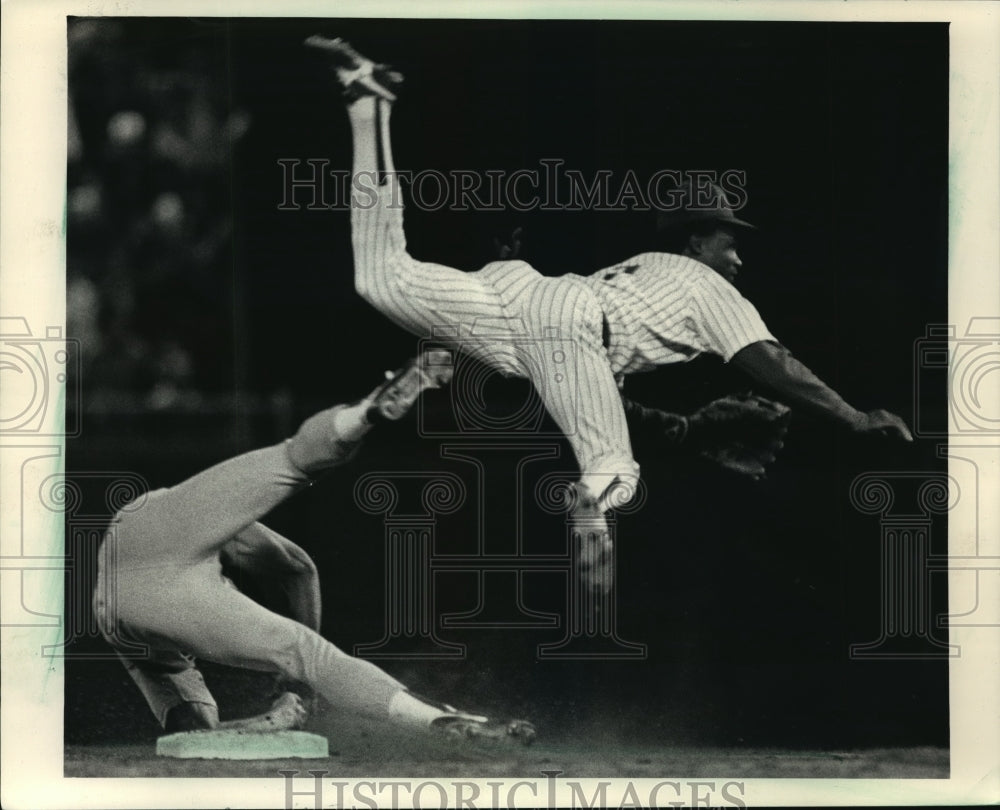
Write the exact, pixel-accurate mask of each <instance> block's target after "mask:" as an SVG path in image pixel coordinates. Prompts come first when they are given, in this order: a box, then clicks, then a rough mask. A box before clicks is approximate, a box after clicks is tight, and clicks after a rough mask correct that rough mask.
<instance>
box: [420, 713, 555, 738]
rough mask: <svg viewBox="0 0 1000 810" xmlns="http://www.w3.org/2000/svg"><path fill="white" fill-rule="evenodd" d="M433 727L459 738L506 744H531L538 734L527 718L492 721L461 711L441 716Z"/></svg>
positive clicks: (449, 735) (442, 732) (432, 724)
mask: <svg viewBox="0 0 1000 810" xmlns="http://www.w3.org/2000/svg"><path fill="white" fill-rule="evenodd" d="M431 728H432V729H433V730H434V731H437V732H439V733H441V734H444V735H446V736H448V737H452V738H455V739H459V740H474V741H476V742H480V741H490V742H497V743H501V744H504V745H508V744H514V743H519V744H521V745H531V744H532V743H533V742H534V741H535V734H536V732H535V727H534V726H533V725H532V724H531V723H529V722H528V721H527V720H511V721H510V722H509V723H506V724H503V723H491V722H490V721H489V720H487V719H486V718H484V717H476V716H473V715H468V714H463V713H461V712H460V713H457V714H454V715H445V716H444V717H439V718H438V719H437V720H435V721H434V722H433V723H431Z"/></svg>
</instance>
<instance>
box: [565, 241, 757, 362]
mask: <svg viewBox="0 0 1000 810" xmlns="http://www.w3.org/2000/svg"><path fill="white" fill-rule="evenodd" d="M582 279H583V280H584V282H585V283H586V284H587V285H588V286H589V287H590V288H591V290H593V292H594V294H595V295H596V296H597V299H598V300H599V301H600V303H601V309H603V310H604V316H605V319H606V323H607V335H606V337H607V341H606V342H607V346H608V359H609V361H610V363H611V368H612V371H613V372H614V373H615V374H616V375H622V374H632V373H635V372H640V371H649V370H651V369H653V368H655V367H656V366H661V365H667V364H670V363H683V362H687V361H689V360H692V359H693V358H695V357H697V356H698V355H699V354H702V353H703V352H710V353H712V354H717V355H719V356H721V357H722V359H723V360H726V361H728V360H729V359H730V358H731V357H732V356H733V355H734V354H736V353H737V352H738V351H739V350H740V349H742V348H744V347H745V346H749V345H750V344H751V343H756V342H757V341H760V340H774V339H775V338H774V336H773V335H772V334H771V332H770V331H769V330H768V328H767V326H766V325H765V324H764V321H763V320H762V319H761V317H760V314H759V313H758V312H757V309H756V308H755V307H754V306H753V304H751V303H750V302H749V301H748V300H747V299H746V298H744V297H743V296H742V295H740V293H739V292H738V291H737V290H736V288H735V287H733V285H732V284H730V283H729V282H728V281H726V280H725V279H724V278H723V277H722V276H720V275H719V274H718V273H716V272H715V271H714V270H712V269H711V268H710V267H708V266H707V265H704V264H702V263H701V262H699V261H696V260H695V259H692V258H689V257H687V256H680V255H677V254H673V253H642V254H640V255H638V256H634V257H633V258H631V259H628V260H626V261H624V262H622V263H621V264H618V265H615V266H614V267H609V268H606V269H604V270H599V271H598V272H596V273H594V274H593V275H590V276H583V277H582Z"/></svg>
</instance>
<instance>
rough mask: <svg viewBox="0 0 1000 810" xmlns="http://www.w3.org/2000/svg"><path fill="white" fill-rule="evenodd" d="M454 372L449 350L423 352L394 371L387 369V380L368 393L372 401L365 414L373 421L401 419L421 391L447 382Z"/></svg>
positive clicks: (438, 386)
mask: <svg viewBox="0 0 1000 810" xmlns="http://www.w3.org/2000/svg"><path fill="white" fill-rule="evenodd" d="M454 372H455V367H454V365H453V364H452V358H451V352H448V351H445V350H443V349H431V350H429V351H426V352H423V354H421V355H420V356H419V357H415V358H413V359H412V360H410V362H409V363H407V364H406V365H405V366H403V368H401V369H399V370H398V371H396V372H395V373H392V372H386V381H385V382H384V383H382V385H381V386H379V387H378V388H376V389H375V390H374V391H373V392H372V393H371V394H370V395H369V397H368V398H369V400H370V401H371V404H370V406H369V408H368V411H367V413H366V418H367V419H368V421H369V422H370V423H372V424H374V423H376V422H382V421H390V422H394V421H396V420H397V419H401V418H402V417H403V416H405V415H406V413H407V411H409V410H410V408H411V407H412V406H413V403H414V402H416V401H417V399H418V398H419V397H420V395H421V394H422V393H423V392H424V391H427V390H429V389H431V388H440V387H441V386H442V385H446V384H447V383H448V382H450V381H451V377H452V375H453V374H454Z"/></svg>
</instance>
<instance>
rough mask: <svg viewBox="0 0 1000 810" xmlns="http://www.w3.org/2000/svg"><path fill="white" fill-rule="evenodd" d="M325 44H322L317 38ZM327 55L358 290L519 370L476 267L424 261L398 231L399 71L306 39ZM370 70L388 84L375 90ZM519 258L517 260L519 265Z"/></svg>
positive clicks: (426, 329)
mask: <svg viewBox="0 0 1000 810" xmlns="http://www.w3.org/2000/svg"><path fill="white" fill-rule="evenodd" d="M320 43H322V45H321V44H320ZM307 44H308V45H312V46H315V47H319V48H320V50H321V51H322V52H323V53H324V54H327V55H329V56H330V58H331V60H333V63H334V65H335V69H336V71H337V77H338V81H339V83H340V85H341V87H342V89H343V93H344V95H345V97H346V100H347V114H348V119H349V121H350V125H351V134H352V138H353V154H352V169H353V176H352V192H351V239H352V246H353V249H354V282H355V288H356V290H357V292H358V294H359V295H360V296H361V297H362V298H364V299H365V300H366V301H367V302H368V303H370V304H371V305H372V306H374V307H375V308H376V309H378V310H379V311H380V312H381V313H382V314H383V315H385V316H386V317H388V318H389V319H390V320H392V321H393V322H395V323H396V324H397V325H399V326H401V327H403V328H404V329H406V330H407V331H409V332H411V333H413V334H415V335H417V336H421V337H425V336H431V335H434V336H436V337H440V338H441V339H442V340H443V341H444V342H448V343H450V344H451V345H454V346H456V347H457V348H461V349H462V350H463V351H465V352H467V353H469V354H472V355H474V356H476V357H478V358H479V359H481V360H483V361H484V362H487V363H489V364H490V365H492V366H493V367H495V368H497V369H498V370H500V371H501V372H502V373H509V374H516V373H519V371H520V370H519V369H518V368H515V367H514V365H512V363H513V359H512V352H511V350H510V347H509V344H504V343H503V342H502V341H500V342H498V341H496V340H495V339H494V338H495V336H496V335H497V334H504V333H506V332H508V331H509V330H510V326H509V325H508V323H507V321H508V318H507V313H506V312H505V311H504V309H503V304H502V301H501V299H500V297H499V296H498V295H497V292H496V290H494V289H493V288H492V287H491V286H490V285H489V284H486V283H484V281H483V279H482V278H481V277H480V276H478V275H477V274H475V273H466V272H464V271H462V270H458V269H456V268H453V267H447V266H445V265H440V264H435V263H432V262H421V261H417V260H416V259H414V258H413V257H412V256H410V255H409V253H408V252H407V249H406V237H405V234H404V231H403V196H404V195H403V190H402V186H401V183H400V182H399V176H398V175H397V173H396V167H395V165H394V162H393V155H392V139H391V132H390V118H391V114H392V109H393V105H392V102H391V101H390V99H389V96H393V97H394V95H395V90H396V89H398V84H399V81H401V77H400V76H399V74H398V73H395V72H394V71H391V70H389V69H388V68H385V67H383V66H380V65H377V64H375V63H374V62H372V61H371V60H369V59H366V58H365V57H363V56H361V55H360V54H358V53H357V52H356V51H355V50H354V49H353V48H351V47H350V46H349V45H346V44H345V43H343V42H342V41H341V40H327V39H322V38H317V37H310V39H309V40H307ZM359 71H360V75H363V76H368V77H370V78H372V79H373V80H377V81H378V82H381V85H380V86H382V85H386V86H388V87H389V92H380V91H379V90H377V89H372V87H371V86H370V84H365V83H363V82H360V81H359V80H358V75H359V73H358V72H359ZM519 264H520V263H519Z"/></svg>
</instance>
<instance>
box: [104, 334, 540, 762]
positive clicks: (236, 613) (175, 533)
mask: <svg viewBox="0 0 1000 810" xmlns="http://www.w3.org/2000/svg"><path fill="white" fill-rule="evenodd" d="M428 354H430V353H428ZM433 354H435V355H438V356H437V357H435V358H421V361H420V362H418V361H413V362H411V363H410V364H409V365H408V366H407V367H406V368H404V369H403V370H402V371H400V372H398V373H397V374H396V375H395V376H392V375H389V376H390V379H389V380H388V381H386V382H385V383H383V385H381V386H380V387H379V388H377V389H376V390H375V391H373V392H372V393H371V394H370V395H369V396H368V397H366V398H365V399H363V400H361V401H359V402H357V403H354V404H352V405H338V406H336V407H334V408H330V409H329V410H325V411H321V412H320V413H318V414H316V415H315V416H312V417H310V418H309V419H307V420H306V421H305V422H304V423H303V424H302V426H301V427H300V428H299V430H298V432H297V433H296V434H295V435H294V436H293V437H292V438H290V439H288V440H287V441H286V442H284V443H281V444H277V445H274V446H272V447H265V448H262V449H259V450H254V451H252V452H250V453H245V454H244V455H241V456H237V457H236V458H232V459H230V460H228V461H225V462H223V463H221V464H217V465H215V466H214V467H211V468H209V469H207V470H205V471H203V472H201V473H199V474H197V475H195V476H194V477H192V478H189V479H188V480H186V481H183V482H181V483H180V484H177V485H176V486H173V487H170V488H169V489H160V490H155V491H153V492H150V493H148V494H147V495H146V496H145V497H144V498H141V499H139V500H138V501H136V502H133V503H132V504H129V505H127V506H126V507H125V508H123V509H122V510H121V511H120V512H119V513H118V514H117V515H116V516H115V518H114V520H113V521H112V524H111V527H110V529H109V531H108V532H107V534H106V536H105V538H104V542H103V544H102V548H101V554H100V556H99V565H98V580H97V585H96V588H95V591H94V611H95V615H96V617H97V622H98V626H99V627H100V629H101V632H102V634H103V635H104V637H105V639H106V640H107V641H108V642H110V643H111V645H112V646H113V647H115V649H116V650H117V651H118V653H119V657H120V658H121V660H122V663H123V664H124V665H125V668H126V669H127V670H128V673H129V675H130V676H131V677H132V679H133V681H134V682H135V684H136V686H138V687H139V689H140V691H141V692H142V694H143V696H144V697H145V698H146V701H147V703H148V704H149V707H150V709H151V710H152V711H153V714H154V715H155V716H156V718H157V720H158V721H159V722H160V724H161V725H162V726H163V728H164V729H165V730H167V731H168V732H174V731H193V730H200V729H232V730H243V731H275V730H281V729H287V728H296V727H299V726H301V725H302V724H303V723H304V722H305V720H306V717H307V710H306V707H305V705H304V703H303V701H302V700H301V698H300V697H299V696H298V695H297V694H295V693H294V692H292V691H287V692H284V693H283V694H282V695H281V696H280V697H278V699H277V700H276V701H275V702H274V704H273V705H272V706H271V708H270V710H269V711H267V712H266V713H264V714H262V715H259V716H256V717H249V718H241V719H237V720H228V721H224V722H220V720H219V711H218V707H217V706H216V703H215V700H214V698H213V697H212V694H211V692H209V690H208V688H207V687H206V685H205V681H204V680H203V678H202V676H201V674H200V673H199V671H198V669H197V668H196V666H195V662H194V656H197V657H199V658H205V659H207V660H211V661H216V662H218V663H222V664H228V665H230V666H239V667H245V668H248V669H254V670H260V671H264V672H272V673H276V674H277V675H278V676H280V678H281V679H282V680H283V681H284V682H286V683H287V682H298V683H301V684H304V685H305V686H306V687H308V689H310V690H313V691H314V692H315V693H319V694H320V695H322V696H324V697H325V698H326V699H327V700H328V701H329V702H330V703H331V704H333V706H334V707H335V708H337V709H346V710H350V711H354V712H358V713H361V714H365V715H368V716H371V717H374V718H377V719H384V720H388V721H391V722H395V723H398V724H401V725H404V726H408V727H411V728H417V729H423V730H427V731H433V732H440V733H444V734H447V735H453V736H459V737H463V738H464V737H477V738H478V737H482V738H490V739H501V740H510V741H519V742H523V743H530V742H531V741H532V740H533V738H534V734H535V732H534V728H533V727H532V726H531V724H530V723H527V722H525V721H512V722H511V723H508V724H506V725H502V724H494V723H490V722H489V721H488V719H487V718H485V717H481V716H478V715H471V714H466V713H464V712H460V711H457V710H456V709H454V708H452V707H450V706H446V705H442V704H437V703H434V702H433V701H429V700H426V699H424V698H421V697H418V696H416V695H414V694H413V693H411V692H409V691H408V690H407V689H406V687H404V686H403V684H401V683H400V682H399V681H397V680H396V679H395V678H392V677H391V676H390V675H388V674H387V673H386V672H384V671H382V670H381V669H379V668H378V667H376V666H375V665H374V664H371V663H370V662H367V661H362V660H360V659H357V658H354V657H352V656H349V655H347V654H345V653H344V652H342V651H341V650H339V649H338V648H337V647H335V646H334V645H333V644H331V643H330V642H329V641H327V640H326V639H324V638H323V637H322V636H320V635H319V628H320V614H321V611H320V590H319V578H318V575H317V571H316V566H315V565H314V564H313V561H312V560H311V559H310V557H309V555H308V554H307V553H306V552H305V551H304V550H303V549H302V548H300V547H299V546H297V545H296V544H295V543H293V542H292V541H291V540H288V539H287V538H285V537H282V536H281V535H280V534H278V533H277V532H275V531H272V530H271V529H269V528H267V527H266V526H264V525H263V524H261V523H259V522H258V520H259V519H260V518H261V517H263V516H264V515H265V514H267V513H268V512H270V511H271V510H272V509H273V508H274V507H276V506H277V505H278V504H280V503H281V502H282V501H284V500H286V499H287V498H289V497H290V496H291V495H292V494H294V493H295V492H296V491H298V490H299V489H301V488H302V487H304V486H308V485H309V483H310V481H311V478H312V477H314V476H315V475H317V474H319V473H322V472H323V471H325V470H327V469H329V468H332V467H335V466H339V465H341V464H344V463H346V462H347V461H349V460H350V459H351V458H352V457H353V456H354V454H355V453H356V452H357V450H358V448H359V446H360V444H361V441H362V439H363V437H364V436H365V434H366V433H368V431H369V430H371V428H372V426H373V424H375V423H377V422H379V421H383V420H386V419H398V418H400V417H401V416H402V415H403V414H405V413H406V412H407V410H408V409H409V408H410V406H411V405H412V404H413V402H414V401H415V400H416V398H417V397H418V396H419V395H420V393H421V391H423V390H424V389H426V388H432V387H437V386H438V385H440V384H442V383H444V382H447V380H448V379H449V378H450V375H451V365H450V363H449V362H447V361H448V360H449V359H450V358H449V357H447V354H448V353H447V352H440V351H439V352H434V353H433ZM440 355H444V357H443V358H442V357H441V356H440ZM431 361H433V362H431ZM223 565H226V566H228V568H227V570H230V571H233V572H234V575H235V574H236V573H238V574H239V577H238V578H239V579H241V580H243V579H248V580H249V581H257V582H260V583H264V584H269V585H271V586H275V585H276V586H278V589H279V590H280V591H281V593H283V594H284V597H283V601H284V604H283V605H281V606H280V610H281V611H282V613H281V614H279V613H276V612H273V611H271V610H269V609H267V608H265V607H264V606H263V605H261V604H258V603H257V602H255V601H254V600H252V599H250V598H249V597H248V596H246V595H245V594H243V593H241V592H240V591H239V590H237V588H236V587H235V585H234V584H233V582H232V581H231V580H230V579H229V578H228V577H227V576H225V575H224V574H223ZM141 647H146V648H147V649H148V654H147V655H144V656H141V657H134V651H135V650H136V649H137V648H141ZM126 653H133V655H127V654H126Z"/></svg>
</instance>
